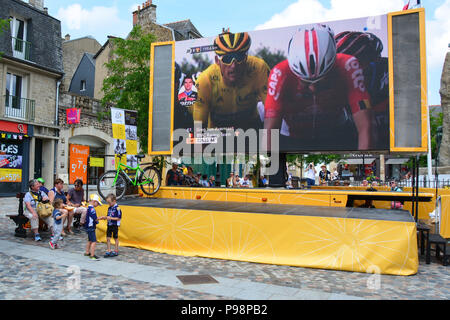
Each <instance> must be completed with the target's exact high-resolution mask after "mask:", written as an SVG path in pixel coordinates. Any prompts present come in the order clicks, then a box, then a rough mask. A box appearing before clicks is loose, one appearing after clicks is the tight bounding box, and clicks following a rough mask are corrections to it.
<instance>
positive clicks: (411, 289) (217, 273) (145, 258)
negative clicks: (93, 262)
mask: <svg viewBox="0 0 450 320" xmlns="http://www.w3.org/2000/svg"><path fill="white" fill-rule="evenodd" d="M16 203H17V200H16V199H11V198H0V240H2V241H3V242H4V241H8V242H9V243H13V244H15V245H17V247H18V248H20V247H21V246H37V247H40V248H48V241H45V240H48V237H49V235H48V233H43V234H42V235H43V238H44V239H43V240H44V241H42V242H34V241H33V239H32V236H31V235H29V236H28V237H27V238H26V239H21V238H16V237H14V228H15V225H14V223H13V222H12V221H11V220H10V219H8V218H7V217H6V216H5V214H8V213H13V212H17V209H16V207H17V204H16ZM85 238H86V237H85V234H84V233H79V234H75V235H71V236H67V237H66V239H65V241H64V248H63V249H61V251H63V252H66V253H73V254H78V255H80V259H83V257H82V253H83V250H84V246H85V241H86V239H85ZM105 249H106V244H103V243H99V244H98V245H97V252H98V255H103V253H104V252H105ZM48 250H49V251H50V249H48ZM57 251H58V252H59V251H60V250H57ZM112 259H114V261H120V262H124V263H133V264H138V265H141V266H148V267H156V268H161V269H160V270H167V272H169V271H171V270H172V271H173V270H176V271H182V272H184V273H185V274H209V275H211V276H213V277H215V278H216V277H217V278H220V279H224V280H227V279H228V280H229V281H233V280H238V281H242V282H245V281H246V282H248V283H250V285H252V286H254V288H255V290H257V289H256V288H258V286H257V285H258V284H261V285H263V284H264V285H266V286H273V287H274V288H275V287H276V288H280V287H286V292H285V293H284V294H283V293H281V294H280V295H278V296H277V297H278V298H280V299H282V298H283V297H286V299H287V298H289V296H290V295H289V290H294V289H299V292H304V293H305V292H311V293H317V294H318V295H316V296H315V297H317V298H319V299H321V298H323V297H326V298H331V299H332V298H333V297H336V298H337V297H339V296H340V297H344V298H345V297H354V298H362V299H392V300H394V299H395V300H398V299H450V268H449V267H444V266H442V263H441V262H440V261H436V260H435V258H434V257H432V261H431V264H430V265H426V264H425V261H424V258H423V257H421V258H420V265H419V272H418V273H417V274H416V275H414V276H409V277H404V276H389V275H381V276H380V289H378V290H375V289H370V287H369V286H368V280H369V279H370V277H371V275H369V274H363V273H353V272H344V271H333V270H321V269H308V268H300V267H290V266H277V265H266V264H257V263H250V262H239V261H228V260H219V259H209V258H201V257H182V256H173V255H168V254H161V253H155V252H152V251H146V250H139V249H135V248H127V247H121V248H120V255H119V256H118V257H115V258H112ZM104 260H106V259H104ZM33 271H36V272H33ZM178 274H179V273H178ZM82 278H83V281H85V280H86V282H87V283H89V285H86V286H83V285H82V286H81V289H80V290H79V291H78V292H77V294H76V295H74V294H73V293H71V292H68V291H67V290H66V289H64V288H65V285H66V279H67V269H66V267H64V266H62V265H58V264H52V263H45V262H42V261H38V260H35V259H32V257H30V258H27V257H22V256H20V255H14V254H9V255H5V254H3V253H0V299H17V298H25V299H36V298H40V299H74V298H76V299H119V298H120V299H201V300H204V299H223V298H227V299H229V298H230V297H231V298H233V294H231V293H230V294H226V293H227V292H224V294H211V293H208V290H205V292H202V291H201V288H202V287H201V286H200V287H197V288H196V289H195V290H190V288H193V287H190V286H185V287H182V286H181V287H176V286H162V285H156V284H154V283H149V282H143V281H138V280H132V279H130V278H126V277H123V276H114V275H108V274H103V273H96V272H92V271H89V270H83V272H82ZM83 283H84V282H83ZM203 286H208V285H203ZM199 288H200V289H199ZM204 288H206V287H204ZM313 296H314V295H313ZM261 297H263V296H261ZM297 297H298V295H297ZM244 298H245V297H244ZM272 298H276V297H272ZM305 298H308V297H307V296H306V297H305ZM309 298H311V297H309Z"/></svg>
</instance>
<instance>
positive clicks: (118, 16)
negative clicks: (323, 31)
mask: <svg viewBox="0 0 450 320" xmlns="http://www.w3.org/2000/svg"><path fill="white" fill-rule="evenodd" d="M142 2H143V1H134V0H131V1H124V0H113V1H111V0H108V1H107V0H96V1H89V0H75V1H69V0H44V5H45V6H46V7H48V9H49V13H50V15H52V16H54V17H56V18H58V19H60V20H61V22H62V34H63V35H65V34H67V33H69V34H70V35H71V38H72V39H75V38H79V37H83V36H86V35H92V36H93V37H95V38H96V39H97V40H98V41H99V42H100V43H101V44H103V43H104V41H105V40H106V37H107V36H108V35H114V36H120V37H124V36H126V35H127V33H128V32H129V31H130V30H131V27H132V14H131V12H132V11H133V9H134V8H136V7H137V5H141V4H142ZM153 3H154V4H156V5H157V22H158V23H161V24H163V23H169V22H174V21H178V20H184V19H191V21H192V22H193V23H194V25H195V26H196V27H197V29H198V30H199V31H200V33H201V34H202V35H203V36H206V37H207V36H213V35H215V34H217V33H218V32H220V31H221V30H222V28H223V27H230V28H231V31H233V32H238V31H250V30H255V29H267V28H275V27H284V26H289V25H298V24H306V23H312V22H323V21H331V20H340V19H348V18H356V17H364V16H371V15H378V14H384V13H387V12H390V11H397V10H401V9H402V6H403V3H404V0H378V1H376V0H277V1H275V0H270V1H269V0H259V1H253V0H251V1H249V0H247V1H244V0H227V1H210V0H209V1H206V0H196V1H189V2H183V1H180V0H178V1H175V0H153ZM422 4H423V6H424V7H425V9H426V20H427V25H426V27H427V63H428V87H429V88H428V89H429V90H428V102H429V104H440V96H439V88H440V77H441V73H442V65H443V61H444V57H445V53H446V52H447V50H448V49H447V47H448V43H449V42H450V19H449V18H448V17H450V0H422Z"/></svg>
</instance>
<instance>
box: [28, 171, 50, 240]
mask: <svg viewBox="0 0 450 320" xmlns="http://www.w3.org/2000/svg"><path fill="white" fill-rule="evenodd" d="M40 186H41V184H40V183H39V182H38V181H37V180H35V179H33V180H31V181H30V182H29V183H28V187H29V188H30V191H29V192H27V193H26V195H25V197H24V198H23V201H24V203H25V207H26V210H24V211H23V214H24V215H25V217H27V218H28V219H29V220H30V225H31V231H33V233H34V241H41V236H40V235H39V219H41V220H43V221H44V222H45V223H46V224H47V225H48V227H49V228H51V229H52V233H53V218H52V216H49V217H47V218H40V217H39V215H38V213H37V204H38V202H41V201H47V200H48V197H47V195H46V194H45V193H44V192H43V191H40V190H39V188H40Z"/></svg>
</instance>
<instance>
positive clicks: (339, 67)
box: [264, 53, 371, 137]
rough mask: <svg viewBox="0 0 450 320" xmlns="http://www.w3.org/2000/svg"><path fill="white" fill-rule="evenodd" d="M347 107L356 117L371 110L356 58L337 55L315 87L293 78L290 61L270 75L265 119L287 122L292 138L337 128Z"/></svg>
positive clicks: (279, 65) (274, 69)
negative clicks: (361, 112) (358, 113)
mask: <svg viewBox="0 0 450 320" xmlns="http://www.w3.org/2000/svg"><path fill="white" fill-rule="evenodd" d="M346 106H349V107H350V110H351V113H353V114H355V113H357V112H359V111H360V110H365V109H369V108H370V107H371V105H370V96H369V93H368V91H367V89H366V88H365V81H364V75H363V70H362V69H361V67H360V65H359V62H358V60H357V59H356V58H355V57H354V56H350V55H346V54H342V53H338V54H337V55H336V62H335V65H334V66H333V68H332V69H331V70H330V71H329V73H328V74H327V75H326V76H325V77H324V78H323V79H321V80H320V81H319V82H317V83H316V84H315V87H313V86H310V85H309V84H308V83H306V82H303V81H301V80H300V78H298V77H297V76H296V75H294V74H293V73H292V71H291V70H290V68H289V63H288V61H287V60H284V61H282V62H280V63H279V64H277V65H276V66H275V67H274V68H273V69H272V71H271V72H270V75H269V84H268V90H267V98H266V103H265V116H264V117H265V118H266V119H267V118H277V117H281V118H282V119H284V120H285V121H286V124H287V126H288V128H289V135H290V136H292V137H304V136H308V134H309V135H310V133H311V130H312V129H316V130H320V129H321V128H323V127H329V126H333V125H336V123H337V121H336V119H340V118H342V116H343V114H344V113H345V111H344V110H345V108H346Z"/></svg>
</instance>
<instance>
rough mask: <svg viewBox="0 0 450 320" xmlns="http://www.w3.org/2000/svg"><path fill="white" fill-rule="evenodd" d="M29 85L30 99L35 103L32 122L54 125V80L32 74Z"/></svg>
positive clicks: (38, 74)
mask: <svg viewBox="0 0 450 320" xmlns="http://www.w3.org/2000/svg"><path fill="white" fill-rule="evenodd" d="M30 84H31V94H30V99H33V100H35V101H36V104H35V106H36V107H35V113H34V121H35V122H37V123H41V124H49V125H56V79H55V78H50V77H48V76H46V75H42V74H40V73H32V74H31V75H30Z"/></svg>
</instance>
